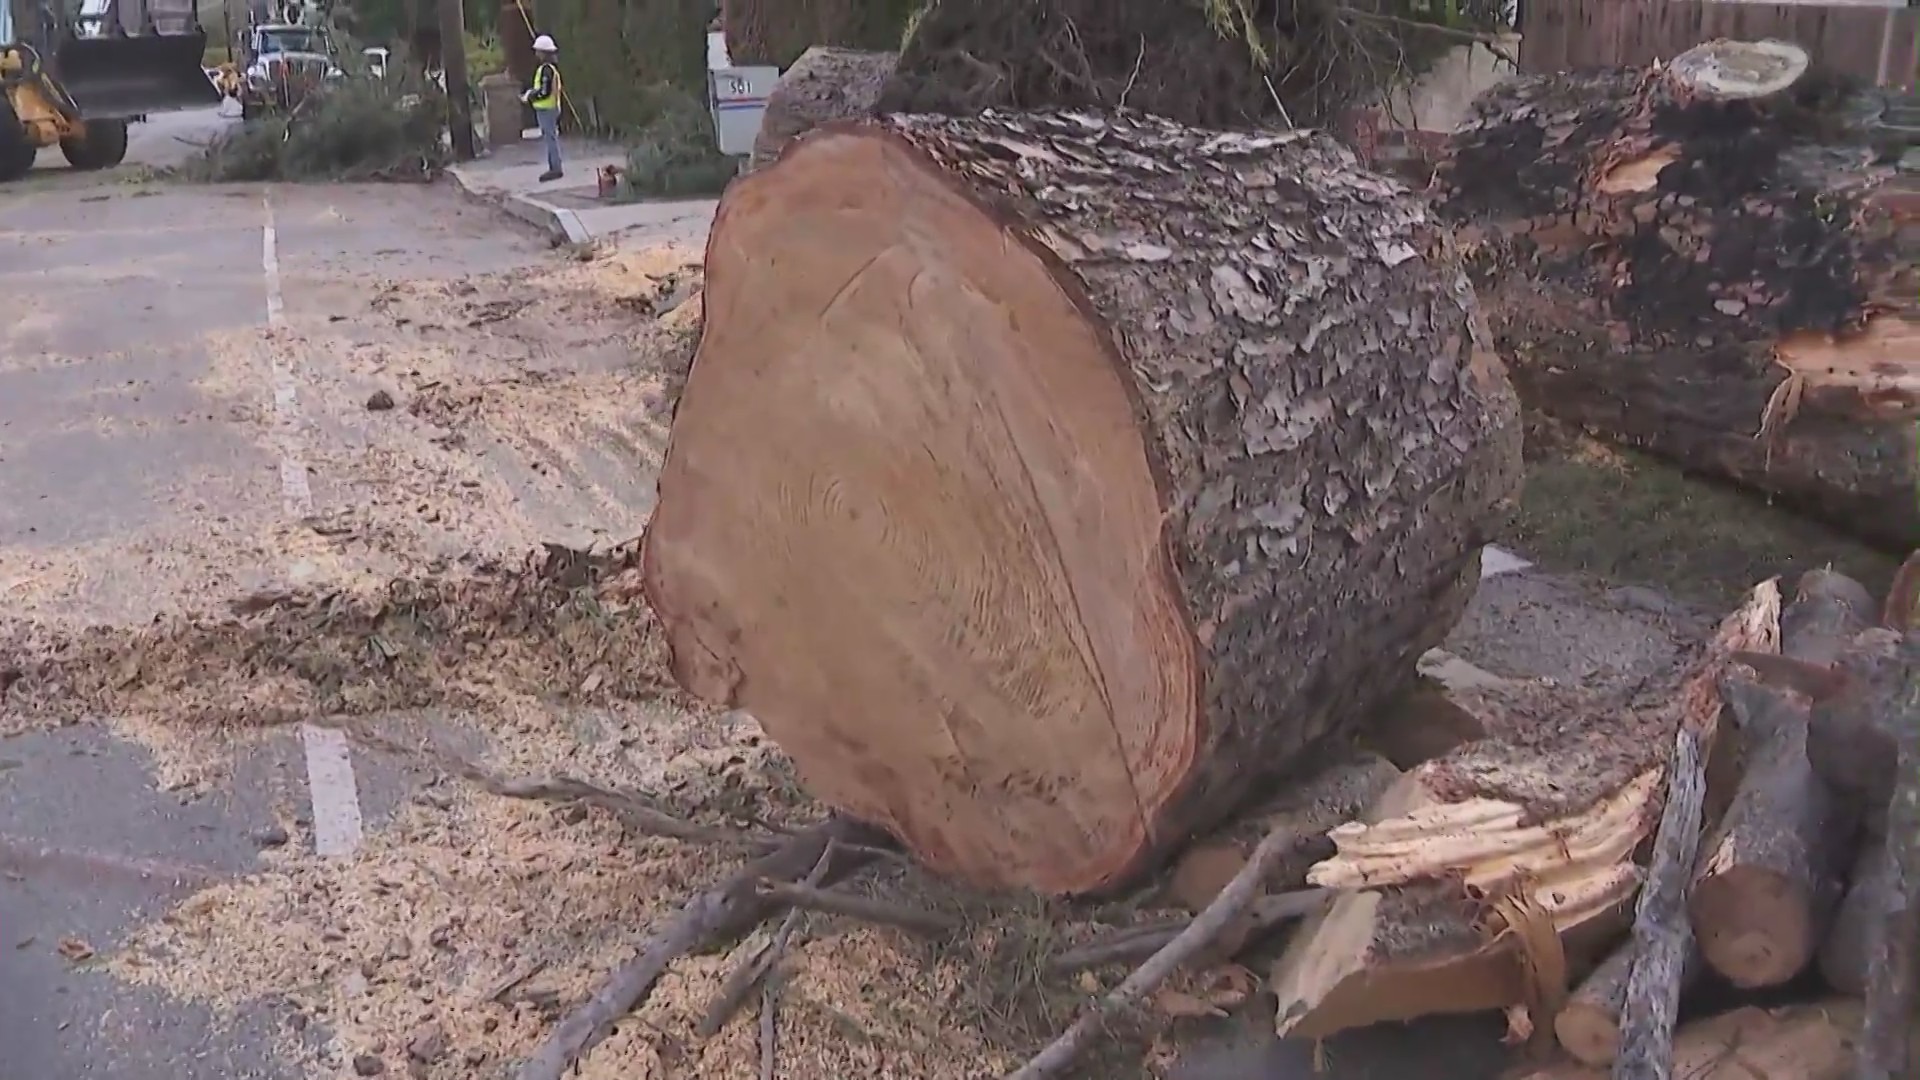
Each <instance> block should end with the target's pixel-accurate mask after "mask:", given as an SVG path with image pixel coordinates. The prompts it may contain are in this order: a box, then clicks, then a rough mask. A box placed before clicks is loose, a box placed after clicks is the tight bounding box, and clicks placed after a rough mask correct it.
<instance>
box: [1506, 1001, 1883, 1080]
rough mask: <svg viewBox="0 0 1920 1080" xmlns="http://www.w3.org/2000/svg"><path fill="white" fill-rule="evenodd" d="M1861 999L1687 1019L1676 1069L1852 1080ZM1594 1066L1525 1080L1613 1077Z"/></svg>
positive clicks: (1748, 1077)
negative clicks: (1858, 1000) (1701, 1018)
mask: <svg viewBox="0 0 1920 1080" xmlns="http://www.w3.org/2000/svg"><path fill="white" fill-rule="evenodd" d="M1859 1030H1860V1003H1859V1002H1857V1001H1848V1000H1838V1001H1828V1002H1821V1003H1819V1004H1815V1005H1795V1006H1790V1007H1788V1008H1784V1009H1775V1010H1771V1011H1768V1010H1765V1009H1757V1008H1751V1007H1748V1008H1741V1009H1735V1010H1733V1011H1732V1012H1726V1013H1721V1014H1720V1015H1718V1016H1710V1017H1707V1018H1705V1019H1703V1020H1696V1021H1694V1022H1692V1023H1690V1024H1686V1025H1684V1026H1683V1027H1681V1029H1680V1030H1679V1031H1678V1032H1677V1033H1675V1035H1674V1040H1673V1069H1672V1075H1674V1076H1680V1077H1685V1078H1686V1080H1848V1078H1849V1077H1850V1076H1851V1073H1850V1071H1849V1070H1851V1069H1852V1067H1853V1058H1854V1055H1853V1045H1852V1044H1853V1040H1854V1039H1855V1038H1856V1036H1857V1033H1858V1032H1859ZM1607 1077H1608V1073H1607V1072H1606V1071H1605V1070H1603V1069H1597V1068H1593V1067H1590V1066H1586V1065H1575V1064H1559V1065H1550V1066H1547V1067H1544V1068H1540V1069H1535V1070H1533V1071H1530V1072H1527V1073H1525V1074H1524V1075H1523V1076H1522V1077H1521V1078H1520V1080H1607Z"/></svg>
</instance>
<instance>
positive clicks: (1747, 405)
mask: <svg viewBox="0 0 1920 1080" xmlns="http://www.w3.org/2000/svg"><path fill="white" fill-rule="evenodd" d="M1806 68H1807V63H1806V57H1805V55H1804V53H1802V52H1801V51H1800V50H1799V49H1798V48H1797V47H1794V46H1789V45H1782V44H1781V43H1778V42H1762V43H1738V42H1715V43H1710V44H1709V45H1705V46H1701V47H1700V48H1698V49H1695V50H1691V51H1690V52H1688V53H1686V54H1683V55H1682V56H1681V57H1679V58H1676V59H1675V60H1674V62H1673V63H1672V64H1670V65H1668V66H1666V67H1664V68H1655V69H1653V70H1649V71H1620V72H1604V73H1597V74H1566V75H1554V76H1546V77H1527V78H1522V79H1517V80H1514V81H1513V82H1511V83H1508V84H1506V85H1504V86H1502V87H1500V88H1498V89H1496V90H1494V91H1493V92H1491V93H1490V94H1488V95H1486V96H1485V97H1483V98H1482V99H1481V100H1480V101H1478V102H1477V103H1476V105H1475V110H1474V116H1473V118H1472V119H1471V120H1470V121H1469V122H1468V123H1466V124H1465V125H1463V126H1462V127H1461V128H1460V129H1459V131H1457V132H1456V133H1455V134H1454V136H1453V137H1452V141H1451V144H1450V147H1449V152H1448V157H1447V159H1446V160H1445V162H1444V163H1443V164H1442V167H1441V170H1440V174H1439V184H1440V188H1441V202H1442V205H1443V207H1444V208H1445V211H1446V212H1447V213H1448V214H1449V215H1450V216H1452V217H1454V218H1455V219H1456V220H1458V221H1461V222H1463V223H1465V224H1466V225H1467V226H1468V232H1469V233H1470V234H1471V239H1470V241H1469V246H1471V247H1473V248H1474V249H1475V251H1476V252H1477V258H1476V259H1475V260H1474V262H1475V268H1476V273H1477V274H1478V280H1477V282H1476V285H1477V287H1478V289H1479V292H1480V295H1481V299H1482V302H1483V303H1484V305H1485V306H1486V308H1487V311H1488V317H1489V320H1490V322H1491V324H1492V326H1493V329H1494V332H1495V335H1496V337H1497V338H1498V339H1499V342H1500V350H1501V353H1502V355H1503V356H1504V357H1505V358H1506V360H1507V362H1508V364H1509V367H1510V370H1511V372H1512V375H1513V378H1514V382H1515V386H1516V389H1518V391H1519V392H1520V394H1521V397H1522V400H1523V402H1524V403H1525V404H1527V405H1528V406H1529V407H1530V408H1533V409H1537V410H1539V411H1541V412H1544V413H1546V414H1549V415H1551V416H1554V417H1558V418H1560V419H1562V420H1564V421H1567V422H1570V423H1572V424H1575V425H1578V426H1580V427H1583V428H1585V429H1587V430H1588V431H1590V432H1592V433H1594V434H1597V435H1600V436H1602V437H1605V438H1610V439H1613V440H1616V441H1619V442H1621V443H1624V444H1628V445H1632V446H1636V447H1640V448H1643V449H1646V450H1648V451H1650V452H1652V453H1654V454H1657V455H1660V456H1662V457H1665V458H1668V459H1671V460H1672V461H1675V462H1677V463H1679V464H1680V465H1681V466H1683V467H1685V468H1687V469H1690V470H1694V471H1697V472H1700V473H1704V474H1707V475H1712V476H1717V477H1721V478H1724V479H1726V480H1729V481H1732V482H1734V483H1737V484H1740V485H1744V486H1746V487H1749V488H1752V489H1755V490H1757V491H1759V492H1762V493H1765V494H1767V495H1769V496H1773V497H1777V498H1778V499H1779V500H1780V501H1782V502H1783V503H1786V504H1790V505H1793V506H1796V507H1799V508H1801V509H1803V510H1805V511H1808V512H1811V513H1813V514H1815V515H1818V516H1820V517H1823V518H1825V519H1827V520H1829V521H1831V522H1832V523H1833V524H1835V525H1836V526H1837V527H1839V528H1842V529H1846V530H1851V531H1853V532H1855V533H1856V534H1858V535H1860V536H1863V537H1865V538H1867V539H1869V540H1871V541H1874V542H1878V543H1883V544H1885V545H1887V546H1889V547H1891V548H1893V549H1896V550H1900V551H1906V550H1910V549H1911V548H1913V547H1915V546H1920V502H1917V501H1916V500H1915V499H1914V498H1913V492H1914V490H1915V472H1914V466H1915V460H1916V447H1915V439H1914V431H1915V422H1916V420H1920V229H1917V228H1915V227H1914V226H1915V224H1916V222H1920V197H1916V195H1915V193H1914V192H1912V191H1910V190H1909V191H1903V190H1902V188H1901V185H1900V184H1899V183H1897V182H1895V179H1894V173H1893V169H1892V168H1891V166H1890V165H1888V164H1886V163H1885V162H1884V160H1883V158H1884V151H1883V149H1882V147H1880V146H1879V145H1878V144H1877V143H1876V140H1875V134H1874V132H1875V130H1876V129H1874V128H1873V127H1871V126H1870V124H1869V123H1868V120H1863V119H1858V118H1857V117H1859V116H1860V115H1863V114H1864V115H1865V116H1866V117H1867V118H1868V119H1870V118H1871V115H1872V109H1873V100H1874V99H1873V97H1872V95H1871V94H1867V93H1856V92H1853V91H1850V90H1846V89H1845V88H1842V87H1838V86H1836V85H1835V84H1834V83H1832V82H1831V81H1830V80H1827V79H1825V78H1823V77H1820V76H1816V75H1807V74H1806V73H1805V72H1806Z"/></svg>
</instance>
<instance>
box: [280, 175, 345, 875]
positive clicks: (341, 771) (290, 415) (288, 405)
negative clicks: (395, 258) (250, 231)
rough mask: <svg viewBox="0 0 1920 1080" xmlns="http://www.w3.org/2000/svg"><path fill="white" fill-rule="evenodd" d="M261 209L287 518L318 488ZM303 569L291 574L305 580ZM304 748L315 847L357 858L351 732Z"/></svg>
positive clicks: (329, 734) (317, 735)
mask: <svg viewBox="0 0 1920 1080" xmlns="http://www.w3.org/2000/svg"><path fill="white" fill-rule="evenodd" d="M260 208H261V210H262V212H263V213H264V215H265V219H264V221H263V223H262V225H261V227H260V273H261V276H262V277H263V279H264V280H265V283H266V291H267V371H268V377H269V378H270V379H271V381H272V387H273V427H274V445H275V449H276V451H277V453H278V456H279V459H280V501H281V505H282V507H283V508H284V509H285V511H286V514H287V517H288V518H290V519H292V520H293V521H300V520H302V519H304V518H307V517H311V516H312V514H313V489H312V487H311V486H310V485H309V484H308V483H307V463H306V461H305V460H304V459H303V457H302V455H301V446H300V431H301V422H300V392H299V384H298V383H296V382H295V381H294V377H293V368H292V356H293V352H292V348H291V346H292V345H293V342H292V341H290V340H287V336H286V335H284V334H283V331H284V330H285V327H286V301H285V297H284V296H283V295H282V294H281V291H280V238H279V236H278V234H277V233H276V232H275V230H274V224H273V198H272V197H271V196H268V195H263V196H261V198H260ZM302 569H303V568H302V566H300V565H298V564H296V565H294V566H293V567H290V568H289V576H290V577H292V578H294V579H296V580H297V579H298V578H300V577H302V576H303V574H302ZM300 746H301V749H302V750H303V751H305V755H306V759H307V792H308V797H309V800H310V802H311V804H312V807H313V847H314V851H315V853H317V854H319V855H322V856H326V857H330V858H331V857H338V856H345V855H352V854H353V853H354V852H355V851H357V850H359V848H360V837H361V832H362V824H361V820H360V788H359V784H358V783H356V782H355V780H354V776H353V746H352V744H351V743H349V742H348V741H347V736H346V733H345V732H343V731H340V730H339V729H337V728H330V727H321V726H319V725H318V724H302V725H300Z"/></svg>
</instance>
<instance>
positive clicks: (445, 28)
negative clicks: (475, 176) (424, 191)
mask: <svg viewBox="0 0 1920 1080" xmlns="http://www.w3.org/2000/svg"><path fill="white" fill-rule="evenodd" d="M438 3H439V5H440V69H441V71H442V72H443V73H444V74H445V75H446V78H447V131H448V133H449V134H450V135H452V136H453V156H454V157H455V158H457V159H458V160H460V161H472V160H473V159H474V158H475V157H478V156H479V151H478V150H476V149H475V148H474V145H473V95H472V94H471V93H470V92H469V91H468V89H467V20H466V13H465V11H464V10H463V9H462V8H461V6H460V3H461V0H438Z"/></svg>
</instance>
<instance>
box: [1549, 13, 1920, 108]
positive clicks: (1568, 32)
mask: <svg viewBox="0 0 1920 1080" xmlns="http://www.w3.org/2000/svg"><path fill="white" fill-rule="evenodd" d="M1523 18H1524V22H1523V23H1522V26H1521V37H1520V70H1521V71H1523V72H1526V73H1529V74H1535V73H1543V72H1553V71H1580V70H1589V69H1593V68H1606V67H1623V66H1639V65H1644V64H1650V63H1652V62H1654V61H1655V60H1667V59H1671V58H1672V57H1673V56H1675V55H1676V54H1678V53H1681V52H1683V51H1685V50H1687V49H1690V48H1692V47H1693V46H1695V45H1698V44H1700V43H1702V42H1705V41H1711V40H1713V39H1714V38H1721V37H1729V38H1742V39H1746V40H1755V39H1758V38H1779V39H1781V40H1784V41H1791V42H1794V43H1795V44H1798V45H1800V46H1801V47H1803V48H1805V49H1806V50H1807V52H1808V54H1809V55H1810V56H1811V57H1812V58H1813V63H1814V66H1815V67H1816V68H1819V69H1823V70H1827V71H1834V72H1839V73H1842V74H1846V75H1851V76H1854V77H1856V78H1862V79H1866V80H1868V81H1869V82H1873V83H1877V84H1879V85H1882V86H1889V87H1897V88H1902V89H1906V90H1920V8H1912V7H1882V6H1874V5H1869V4H1863V3H1859V2H1857V0H1856V2H1851V3H1827V4H1770V3H1747V2H1742V0H1525V9H1524V15H1523Z"/></svg>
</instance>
